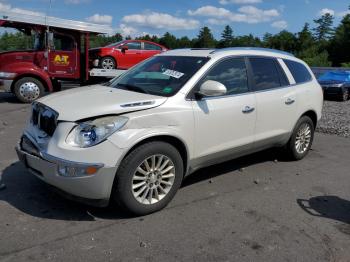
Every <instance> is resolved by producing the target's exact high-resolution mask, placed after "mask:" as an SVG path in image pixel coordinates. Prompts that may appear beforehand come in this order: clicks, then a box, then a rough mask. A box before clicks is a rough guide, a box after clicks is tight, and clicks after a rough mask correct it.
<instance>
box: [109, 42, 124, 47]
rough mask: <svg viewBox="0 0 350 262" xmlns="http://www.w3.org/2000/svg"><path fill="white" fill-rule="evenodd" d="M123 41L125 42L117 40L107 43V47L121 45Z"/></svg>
mask: <svg viewBox="0 0 350 262" xmlns="http://www.w3.org/2000/svg"><path fill="white" fill-rule="evenodd" d="M123 42H124V41H119V42H116V43H112V44H109V45H106V47H112V46H117V45H120V44H121V43H123Z"/></svg>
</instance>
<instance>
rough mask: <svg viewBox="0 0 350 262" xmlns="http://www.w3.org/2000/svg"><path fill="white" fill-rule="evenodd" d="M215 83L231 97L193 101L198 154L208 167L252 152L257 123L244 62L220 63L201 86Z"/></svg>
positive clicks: (253, 99)
mask: <svg viewBox="0 0 350 262" xmlns="http://www.w3.org/2000/svg"><path fill="white" fill-rule="evenodd" d="M206 80H214V81H218V82H220V83H222V84H224V85H225V86H226V88H227V93H226V95H224V96H220V97H207V98H203V99H201V100H199V101H192V104H193V110H194V118H195V123H194V124H195V141H194V142H195V154H196V158H198V160H197V161H198V163H194V165H198V166H201V165H208V164H212V163H215V162H220V161H224V160H226V159H230V158H233V157H236V156H238V155H243V154H244V153H245V152H247V151H249V150H251V149H252V145H253V142H254V128H255V121H256V110H255V107H256V105H255V104H256V103H255V95H254V93H251V92H250V90H249V85H248V74H247V69H246V62H245V59H244V58H229V59H226V60H223V61H219V62H218V63H217V64H216V65H214V67H212V68H211V69H210V70H209V72H208V73H207V74H206V76H205V77H204V78H203V79H202V80H201V81H200V82H199V84H198V86H197V87H196V88H197V90H198V89H199V86H200V84H201V83H204V82H205V81H206Z"/></svg>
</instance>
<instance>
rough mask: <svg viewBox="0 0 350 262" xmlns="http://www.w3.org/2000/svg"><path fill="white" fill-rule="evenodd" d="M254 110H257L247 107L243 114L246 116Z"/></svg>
mask: <svg viewBox="0 0 350 262" xmlns="http://www.w3.org/2000/svg"><path fill="white" fill-rule="evenodd" d="M254 110H255V108H254V107H250V106H246V107H245V108H243V110H242V112H243V113H244V114H248V113H251V112H253V111H254Z"/></svg>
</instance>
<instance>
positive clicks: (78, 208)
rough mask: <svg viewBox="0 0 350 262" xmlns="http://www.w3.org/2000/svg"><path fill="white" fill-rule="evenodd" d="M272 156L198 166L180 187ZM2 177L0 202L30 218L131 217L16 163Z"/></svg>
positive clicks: (271, 152) (273, 153) (275, 155)
mask: <svg viewBox="0 0 350 262" xmlns="http://www.w3.org/2000/svg"><path fill="white" fill-rule="evenodd" d="M275 159H278V160H279V161H283V158H279V157H278V151H276V150H268V151H264V152H260V153H256V154H253V155H250V156H247V157H242V158H239V159H236V160H233V161H229V162H225V163H223V164H218V165H214V166H211V167H208V168H205V169H201V170H199V171H197V172H195V173H194V174H192V175H191V176H189V177H188V178H186V179H185V181H184V182H183V185H182V187H187V186H191V185H192V184H195V183H198V182H200V181H203V180H207V179H210V178H213V177H216V176H219V175H223V174H225V173H228V172H233V171H235V170H239V169H241V168H244V167H247V166H251V165H255V164H257V163H263V162H268V161H274V160H275ZM2 178H3V182H4V183H5V184H6V185H7V188H6V189H5V190H1V191H0V201H5V202H7V203H9V204H10V205H11V206H13V207H14V208H16V209H18V210H20V211H22V212H24V213H26V214H29V215H31V216H34V217H39V218H46V219H57V220H72V221H94V220H95V219H96V218H98V219H113V220H116V219H127V218H130V217H131V216H130V215H129V214H127V213H125V212H122V211H121V210H118V208H117V207H116V206H111V207H107V208H95V207H90V206H87V205H83V204H80V203H76V202H74V201H71V200H67V199H65V198H64V197H62V196H61V195H59V194H57V193H56V192H54V191H53V190H52V189H51V188H50V187H49V186H47V185H46V184H45V183H44V182H42V181H41V180H40V179H38V178H36V177H35V176H33V175H32V174H30V173H29V172H27V171H26V170H25V168H24V166H23V164H22V163H20V162H16V163H14V164H12V165H10V166H9V167H7V168H6V169H5V170H4V171H3V175H2Z"/></svg>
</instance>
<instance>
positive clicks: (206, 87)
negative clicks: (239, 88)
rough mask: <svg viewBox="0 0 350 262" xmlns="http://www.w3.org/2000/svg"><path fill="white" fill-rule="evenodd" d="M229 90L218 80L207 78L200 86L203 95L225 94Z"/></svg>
mask: <svg viewBox="0 0 350 262" xmlns="http://www.w3.org/2000/svg"><path fill="white" fill-rule="evenodd" d="M226 92H227V89H226V86H225V85H223V84H221V83H220V82H218V81H213V80H207V81H205V82H204V83H203V84H202V85H201V86H200V88H199V92H198V94H199V95H200V96H202V97H211V96H223V95H225V94H226Z"/></svg>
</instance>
